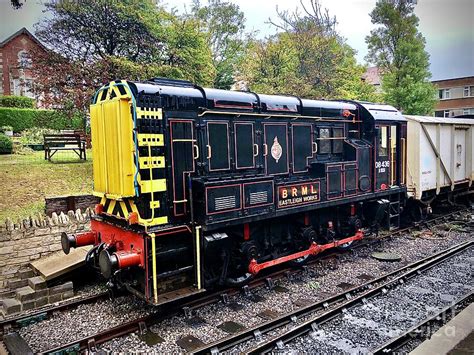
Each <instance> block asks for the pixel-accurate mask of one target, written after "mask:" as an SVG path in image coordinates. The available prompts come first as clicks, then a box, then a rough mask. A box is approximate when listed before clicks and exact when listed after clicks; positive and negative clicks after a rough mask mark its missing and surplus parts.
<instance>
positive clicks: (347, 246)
mask: <svg viewBox="0 0 474 355" xmlns="http://www.w3.org/2000/svg"><path fill="white" fill-rule="evenodd" d="M354 244H355V241H352V242H348V243H344V244H341V245H339V246H338V247H337V248H338V249H339V250H349V249H350V248H352V247H353V246H354Z"/></svg>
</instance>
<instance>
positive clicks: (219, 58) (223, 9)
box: [191, 0, 245, 89]
mask: <svg viewBox="0 0 474 355" xmlns="http://www.w3.org/2000/svg"><path fill="white" fill-rule="evenodd" d="M191 14H192V17H193V18H195V19H197V20H198V21H199V28H200V30H201V31H202V32H203V33H205V34H206V40H207V45H208V46H209V48H211V51H212V62H213V64H214V67H215V68H216V77H215V80H214V83H213V86H214V87H216V88H219V89H229V88H230V87H231V85H232V84H233V83H234V72H235V70H236V66H237V64H238V63H239V60H240V59H241V56H242V54H243V52H244V46H245V38H244V30H245V16H244V13H243V12H242V11H241V10H240V8H239V6H238V5H236V4H233V3H231V2H227V1H222V0H208V3H207V5H205V6H203V5H202V4H201V2H200V1H199V0H194V1H193V5H192V8H191Z"/></svg>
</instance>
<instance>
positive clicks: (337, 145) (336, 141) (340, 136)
mask: <svg viewBox="0 0 474 355" xmlns="http://www.w3.org/2000/svg"><path fill="white" fill-rule="evenodd" d="M332 137H333V141H332V152H333V153H334V154H340V153H342V152H343V150H344V129H343V128H340V127H338V128H333V129H332Z"/></svg>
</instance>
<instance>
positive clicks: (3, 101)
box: [0, 96, 35, 108]
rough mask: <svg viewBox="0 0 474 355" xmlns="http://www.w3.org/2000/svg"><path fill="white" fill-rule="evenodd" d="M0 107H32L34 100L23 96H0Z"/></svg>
mask: <svg viewBox="0 0 474 355" xmlns="http://www.w3.org/2000/svg"><path fill="white" fill-rule="evenodd" d="M0 107H16V108H34V107H35V100H34V99H32V98H30V97H25V96H0Z"/></svg>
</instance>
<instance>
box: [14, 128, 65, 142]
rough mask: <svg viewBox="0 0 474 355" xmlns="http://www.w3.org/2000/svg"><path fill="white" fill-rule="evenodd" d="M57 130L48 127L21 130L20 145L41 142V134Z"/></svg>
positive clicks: (42, 140) (53, 132)
mask: <svg viewBox="0 0 474 355" xmlns="http://www.w3.org/2000/svg"><path fill="white" fill-rule="evenodd" d="M55 133H58V131H55V130H53V129H49V128H38V127H33V128H28V129H25V130H24V131H23V132H21V137H20V143H21V144H22V145H28V144H43V142H44V139H43V134H55Z"/></svg>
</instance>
